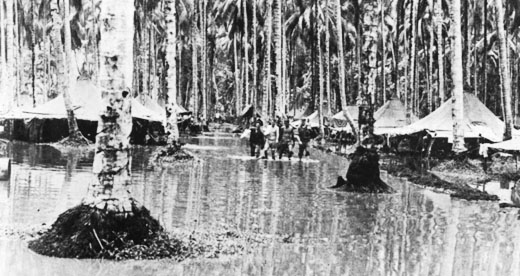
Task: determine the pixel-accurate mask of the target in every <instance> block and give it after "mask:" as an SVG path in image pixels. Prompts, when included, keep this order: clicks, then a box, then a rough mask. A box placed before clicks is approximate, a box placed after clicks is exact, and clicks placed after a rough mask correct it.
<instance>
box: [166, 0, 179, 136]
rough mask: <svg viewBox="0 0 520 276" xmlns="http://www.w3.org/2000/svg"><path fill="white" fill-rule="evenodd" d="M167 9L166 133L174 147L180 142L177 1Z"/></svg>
mask: <svg viewBox="0 0 520 276" xmlns="http://www.w3.org/2000/svg"><path fill="white" fill-rule="evenodd" d="M165 9H166V12H165V14H166V24H167V25H166V62H168V71H167V77H168V81H167V82H166V90H167V97H166V105H165V106H166V112H165V114H166V124H165V129H164V131H165V133H169V135H168V144H169V145H172V144H175V143H177V141H178V140H179V128H178V125H177V62H176V59H177V9H176V7H175V0H166V1H165Z"/></svg>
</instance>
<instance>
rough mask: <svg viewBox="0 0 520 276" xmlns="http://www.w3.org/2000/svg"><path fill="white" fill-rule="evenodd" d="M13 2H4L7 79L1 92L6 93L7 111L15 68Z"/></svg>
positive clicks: (11, 0) (12, 92) (11, 103)
mask: <svg viewBox="0 0 520 276" xmlns="http://www.w3.org/2000/svg"><path fill="white" fill-rule="evenodd" d="M13 6H14V0H6V1H5V7H6V9H5V20H6V21H7V22H6V24H5V29H6V33H7V34H6V47H5V49H6V51H7V55H6V57H7V59H6V65H7V74H6V75H7V79H6V82H5V83H3V84H2V85H3V88H4V89H3V90H5V91H6V92H7V96H8V97H7V101H8V103H7V105H8V107H9V109H11V108H12V107H13V103H14V95H15V94H14V91H15V87H14V68H16V66H15V60H14V46H15V43H14V26H13V19H14V7H13Z"/></svg>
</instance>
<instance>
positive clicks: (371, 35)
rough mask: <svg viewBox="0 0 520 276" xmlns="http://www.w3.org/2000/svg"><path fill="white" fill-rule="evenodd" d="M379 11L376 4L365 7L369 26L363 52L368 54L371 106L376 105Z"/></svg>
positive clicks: (368, 4)
mask: <svg viewBox="0 0 520 276" xmlns="http://www.w3.org/2000/svg"><path fill="white" fill-rule="evenodd" d="M377 17H378V14H377V9H376V6H375V3H373V2H366V3H365V6H364V22H365V23H366V24H367V25H368V26H366V28H367V30H366V33H365V37H366V39H365V42H364V46H365V47H363V48H364V49H363V51H364V52H365V53H368V67H369V69H368V70H369V72H368V87H367V92H368V94H369V95H370V104H371V105H374V104H376V101H375V97H376V77H377V37H378V30H377V26H378V24H377Z"/></svg>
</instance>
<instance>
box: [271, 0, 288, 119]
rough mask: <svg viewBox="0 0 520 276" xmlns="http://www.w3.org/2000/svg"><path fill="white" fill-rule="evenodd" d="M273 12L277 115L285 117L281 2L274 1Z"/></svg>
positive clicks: (278, 0) (279, 0)
mask: <svg viewBox="0 0 520 276" xmlns="http://www.w3.org/2000/svg"><path fill="white" fill-rule="evenodd" d="M273 4H274V7H273V8H274V10H273V19H274V22H273V25H274V37H273V38H274V43H275V46H274V47H275V55H276V103H275V105H276V114H277V115H280V116H283V115H285V114H284V113H285V112H284V110H283V108H282V106H283V97H284V91H283V75H282V62H283V60H282V24H283V22H282V8H281V4H282V2H281V0H274V1H273Z"/></svg>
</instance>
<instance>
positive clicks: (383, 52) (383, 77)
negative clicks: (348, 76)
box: [379, 0, 386, 103]
mask: <svg viewBox="0 0 520 276" xmlns="http://www.w3.org/2000/svg"><path fill="white" fill-rule="evenodd" d="M379 6H380V13H381V23H380V24H381V41H382V43H381V45H382V50H381V56H382V64H381V82H382V84H383V85H382V88H383V91H381V93H383V103H386V34H385V4H384V1H383V0H380V3H379Z"/></svg>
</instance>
